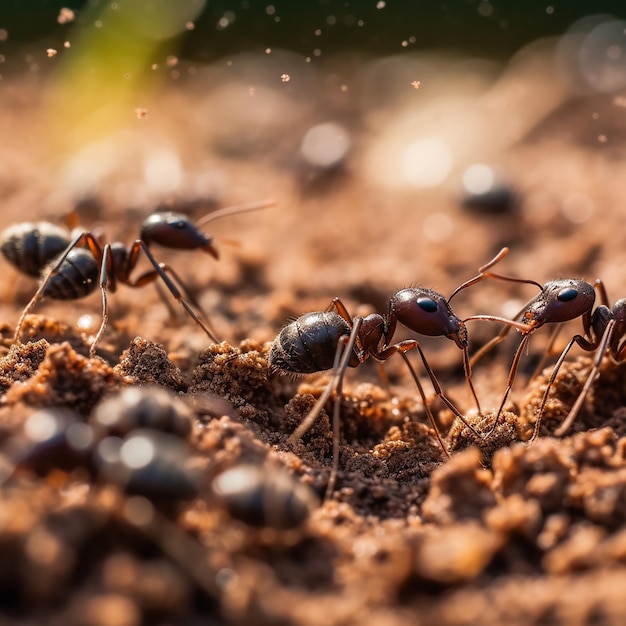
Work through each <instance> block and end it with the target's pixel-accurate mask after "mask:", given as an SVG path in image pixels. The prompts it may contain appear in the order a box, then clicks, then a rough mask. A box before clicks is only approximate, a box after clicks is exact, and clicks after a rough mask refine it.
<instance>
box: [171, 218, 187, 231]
mask: <svg viewBox="0 0 626 626" xmlns="http://www.w3.org/2000/svg"><path fill="white" fill-rule="evenodd" d="M174 226H175V227H176V228H178V229H179V230H182V229H183V228H185V222H183V221H182V220H181V221H180V222H176V223H175V224H174Z"/></svg>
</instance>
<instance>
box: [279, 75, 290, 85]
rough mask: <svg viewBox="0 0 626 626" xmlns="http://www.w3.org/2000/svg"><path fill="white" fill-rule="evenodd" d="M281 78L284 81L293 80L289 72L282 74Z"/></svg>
mask: <svg viewBox="0 0 626 626" xmlns="http://www.w3.org/2000/svg"><path fill="white" fill-rule="evenodd" d="M280 80H282V81H283V83H288V82H289V81H290V80H291V76H289V74H281V75H280Z"/></svg>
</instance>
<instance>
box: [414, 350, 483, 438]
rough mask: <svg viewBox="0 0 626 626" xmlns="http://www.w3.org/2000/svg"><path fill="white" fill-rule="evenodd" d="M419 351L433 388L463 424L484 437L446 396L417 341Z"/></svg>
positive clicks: (478, 435) (479, 436) (480, 436)
mask: <svg viewBox="0 0 626 626" xmlns="http://www.w3.org/2000/svg"><path fill="white" fill-rule="evenodd" d="M415 347H416V348H417V351H418V352H419V355H420V357H421V359H422V363H423V364H424V369H425V370H426V373H427V374H428V378H430V382H431V384H432V386H433V390H434V391H435V395H436V396H437V397H438V398H439V399H440V400H441V401H442V402H443V403H444V404H445V405H446V406H447V407H448V408H449V409H450V410H451V411H452V413H454V415H455V417H458V418H459V419H460V420H461V421H462V422H463V424H465V426H467V428H469V429H470V430H471V431H472V432H473V433H474V434H475V435H476V436H477V437H478V438H479V439H483V438H484V435H483V434H482V433H480V432H478V431H477V430H476V429H475V428H474V427H473V426H472V425H471V424H470V423H469V422H468V421H467V420H466V419H465V417H464V416H463V414H462V413H461V411H459V409H457V408H456V407H455V406H454V404H452V402H451V401H450V400H449V399H448V398H447V397H446V395H445V394H444V393H443V389H442V388H441V385H440V384H439V381H438V380H437V377H436V376H435V372H433V370H432V369H431V367H430V365H429V364H428V361H427V360H426V355H425V354H424V352H423V351H422V348H421V346H420V345H419V344H417V342H416V346H415Z"/></svg>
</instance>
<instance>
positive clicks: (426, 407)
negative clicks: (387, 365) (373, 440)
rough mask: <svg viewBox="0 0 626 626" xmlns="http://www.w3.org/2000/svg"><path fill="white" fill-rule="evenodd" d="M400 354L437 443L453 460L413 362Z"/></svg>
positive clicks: (403, 352) (400, 351)
mask: <svg viewBox="0 0 626 626" xmlns="http://www.w3.org/2000/svg"><path fill="white" fill-rule="evenodd" d="M398 352H399V353H400V356H401V357H402V359H403V360H404V362H405V363H406V366H407V367H408V368H409V371H410V372H411V376H412V377H413V382H415V386H416V387H417V391H418V393H419V395H420V398H421V400H422V404H423V405H424V410H425V411H426V416H427V417H428V421H429V422H430V425H431V426H432V429H433V431H434V432H435V437H436V438H437V443H439V447H440V448H441V450H442V451H443V453H444V454H445V456H446V457H447V458H451V457H450V453H449V452H448V448H447V447H446V444H445V443H444V442H443V439H442V438H441V431H440V430H439V426H437V422H436V421H435V416H434V415H433V413H432V411H431V409H430V406H429V404H428V400H427V399H426V394H425V393H424V388H423V387H422V383H420V381H419V378H418V377H417V373H416V371H415V369H414V368H413V365H411V361H409V357H408V356H407V355H406V354H405V352H406V351H405V350H399V351H398Z"/></svg>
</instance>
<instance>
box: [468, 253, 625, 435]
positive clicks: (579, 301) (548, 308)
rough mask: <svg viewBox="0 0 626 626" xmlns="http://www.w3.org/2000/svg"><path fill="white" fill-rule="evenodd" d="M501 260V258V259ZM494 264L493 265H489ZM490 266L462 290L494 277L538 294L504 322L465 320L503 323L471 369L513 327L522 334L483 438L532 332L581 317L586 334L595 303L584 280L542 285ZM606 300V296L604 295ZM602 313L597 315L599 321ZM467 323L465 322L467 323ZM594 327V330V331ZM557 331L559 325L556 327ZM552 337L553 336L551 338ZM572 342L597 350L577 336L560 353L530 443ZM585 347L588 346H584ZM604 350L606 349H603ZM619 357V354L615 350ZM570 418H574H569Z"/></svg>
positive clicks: (503, 398) (559, 281) (598, 328)
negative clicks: (501, 392) (520, 284)
mask: <svg viewBox="0 0 626 626" xmlns="http://www.w3.org/2000/svg"><path fill="white" fill-rule="evenodd" d="M507 252H508V248H504V249H503V251H502V252H501V254H502V256H504V255H505V254H506V253H507ZM500 258H502V257H500ZM491 265H493V264H491ZM489 267H490V265H489V264H488V265H486V266H483V267H481V268H479V274H478V276H476V277H475V278H473V279H471V280H469V281H467V283H464V285H463V287H465V286H469V285H473V284H476V283H477V282H480V281H482V280H484V279H487V278H495V279H497V280H505V281H509V282H516V283H526V284H529V285H535V286H536V287H539V289H540V292H539V294H538V295H537V296H535V297H534V298H532V299H531V300H529V301H528V302H527V303H526V304H525V305H524V308H523V309H522V310H521V311H520V312H519V313H518V314H517V315H516V316H515V319H514V320H504V319H502V318H498V317H495V316H492V315H474V316H472V317H471V318H468V319H475V320H477V319H482V320H491V321H500V322H503V323H505V324H506V326H505V328H503V329H502V331H500V333H499V334H498V335H497V336H496V337H494V338H493V339H491V340H490V341H489V342H487V343H486V344H485V345H484V346H483V347H482V348H481V349H480V350H478V351H477V352H476V353H475V354H474V356H473V357H472V358H471V360H470V365H471V366H473V365H474V364H475V363H476V361H478V359H480V358H481V357H482V356H483V355H484V354H486V353H487V352H488V351H489V350H491V349H492V348H493V347H495V346H496V345H498V344H499V343H500V342H502V341H503V340H504V338H505V337H506V335H507V334H508V332H509V331H510V330H511V328H512V327H515V328H517V329H518V330H519V331H520V333H521V334H522V340H521V341H520V343H519V345H518V347H517V350H516V351H515V355H514V357H513V361H512V363H511V367H510V369H509V376H508V380H507V386H506V389H505V391H504V395H503V397H502V401H501V402H500V406H499V408H498V413H497V414H496V419H495V421H494V424H493V426H492V427H491V428H490V430H489V432H488V433H486V435H485V436H487V437H488V436H490V435H491V434H493V432H494V431H495V430H496V428H497V427H498V425H499V423H500V417H501V415H502V411H503V409H504V405H505V404H506V401H507V399H508V396H509V393H510V391H511V389H512V387H513V382H514V381H515V377H516V375H517V369H518V366H519V362H520V358H521V356H522V353H523V352H524V348H525V347H526V345H527V344H528V341H529V339H530V337H531V335H532V334H533V333H535V332H536V331H537V330H539V328H541V327H542V326H543V325H544V324H557V325H560V324H563V323H564V322H569V321H570V320H574V319H576V318H578V317H582V323H583V328H584V330H585V335H589V331H590V329H591V328H592V317H591V311H592V309H593V305H594V302H595V291H594V287H593V285H591V284H590V283H588V282H586V281H584V280H577V279H573V278H559V279H556V280H551V281H548V282H547V283H545V284H544V285H541V284H540V283H538V282H536V281H534V280H529V279H524V278H517V277H514V276H507V275H504V274H497V273H495V272H489V271H486V270H488V269H489ZM605 297H606V295H605ZM600 315H601V314H599V315H598V318H599V317H600ZM517 318H521V319H520V322H516V321H515V320H516V319H517ZM466 321H467V320H466ZM596 327H597V329H596ZM596 327H594V328H593V330H594V332H599V333H600V334H602V331H603V326H602V325H601V320H598V321H596ZM557 329H558V326H557ZM554 337H555V335H553V339H554ZM610 338H611V337H610V336H609V338H608V339H607V342H608V341H609V340H610ZM574 343H578V344H579V345H581V346H582V347H583V348H585V349H590V350H594V349H595V347H597V344H593V343H589V342H588V341H586V340H585V339H584V338H583V337H582V336H580V335H576V336H575V337H574V338H573V339H572V340H571V341H570V343H569V344H568V346H567V347H566V349H565V350H564V352H563V354H562V355H561V357H560V358H559V360H558V361H557V366H556V367H555V371H553V374H552V376H551V378H550V383H549V384H548V387H547V388H546V391H545V394H544V397H543V400H542V404H541V409H540V413H539V416H538V418H537V420H536V421H535V426H534V429H533V434H532V437H531V438H530V441H531V442H532V441H534V440H535V439H536V437H537V435H538V434H539V426H540V425H541V413H542V412H543V408H544V406H545V403H546V400H547V396H548V392H549V390H550V386H551V385H552V383H553V382H554V380H555V378H556V373H557V372H558V368H559V367H560V366H561V364H562V362H563V359H564V358H565V355H566V354H567V352H568V351H569V350H570V348H571V347H572V345H573V344H574ZM585 346H587V347H585ZM605 350H606V347H605ZM617 354H619V351H617ZM572 419H573V418H572Z"/></svg>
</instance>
